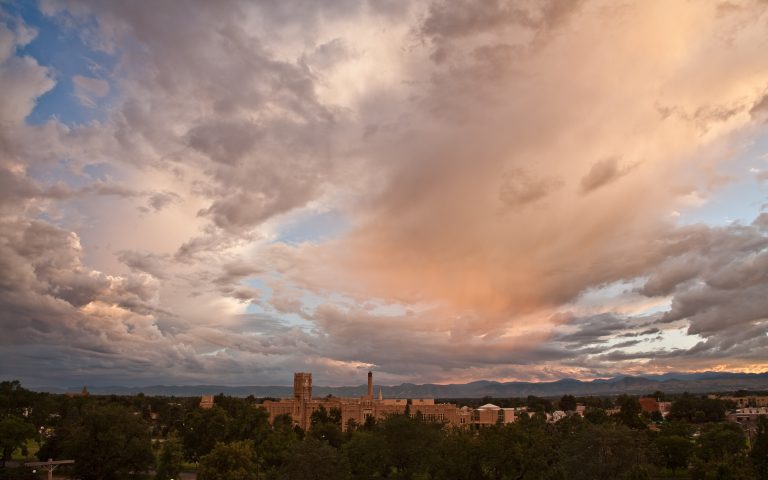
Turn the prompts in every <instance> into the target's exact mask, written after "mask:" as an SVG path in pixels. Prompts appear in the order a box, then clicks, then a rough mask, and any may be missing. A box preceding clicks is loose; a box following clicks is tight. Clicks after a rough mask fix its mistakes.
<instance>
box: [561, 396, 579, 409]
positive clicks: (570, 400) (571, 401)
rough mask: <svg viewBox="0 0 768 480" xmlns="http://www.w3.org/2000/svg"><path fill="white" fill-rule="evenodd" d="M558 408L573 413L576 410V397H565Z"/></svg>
mask: <svg viewBox="0 0 768 480" xmlns="http://www.w3.org/2000/svg"><path fill="white" fill-rule="evenodd" d="M558 406H559V407H560V410H562V411H564V412H572V411H574V410H576V397H574V396H573V395H563V397H562V398H561V399H560V402H558Z"/></svg>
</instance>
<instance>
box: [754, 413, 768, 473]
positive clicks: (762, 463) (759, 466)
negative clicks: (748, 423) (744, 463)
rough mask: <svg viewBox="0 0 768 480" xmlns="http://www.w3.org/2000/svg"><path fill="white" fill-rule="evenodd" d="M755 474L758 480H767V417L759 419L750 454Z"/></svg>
mask: <svg viewBox="0 0 768 480" xmlns="http://www.w3.org/2000/svg"><path fill="white" fill-rule="evenodd" d="M750 457H751V458H752V464H753V465H754V468H755V474H756V476H757V478H758V479H759V480H768V417H764V416H763V417H760V419H759V420H758V422H757V433H756V434H755V438H754V440H753V442H752V452H750Z"/></svg>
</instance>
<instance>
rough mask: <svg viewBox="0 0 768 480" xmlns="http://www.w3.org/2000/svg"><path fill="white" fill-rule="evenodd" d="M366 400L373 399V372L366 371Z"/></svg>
mask: <svg viewBox="0 0 768 480" xmlns="http://www.w3.org/2000/svg"><path fill="white" fill-rule="evenodd" d="M368 400H373V372H371V371H370V370H369V371H368Z"/></svg>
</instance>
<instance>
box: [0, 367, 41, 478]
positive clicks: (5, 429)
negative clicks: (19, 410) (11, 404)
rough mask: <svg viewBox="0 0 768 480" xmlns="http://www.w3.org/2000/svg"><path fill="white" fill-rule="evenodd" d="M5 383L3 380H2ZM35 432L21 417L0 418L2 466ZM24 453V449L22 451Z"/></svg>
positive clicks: (24, 446) (24, 445)
mask: <svg viewBox="0 0 768 480" xmlns="http://www.w3.org/2000/svg"><path fill="white" fill-rule="evenodd" d="M4 383H5V382H4ZM36 434H37V431H36V430H35V427H34V426H32V425H31V424H29V423H27V422H25V421H24V420H23V419H21V418H19V417H17V416H15V415H10V416H7V417H5V418H3V419H2V420H0V448H1V449H2V453H3V458H2V466H3V467H5V462H6V461H7V460H9V459H10V458H11V455H13V452H14V450H16V449H17V448H22V449H24V450H25V449H26V445H27V440H29V439H30V438H34V437H35V435H36ZM24 453H25V454H26V451H25V452H24Z"/></svg>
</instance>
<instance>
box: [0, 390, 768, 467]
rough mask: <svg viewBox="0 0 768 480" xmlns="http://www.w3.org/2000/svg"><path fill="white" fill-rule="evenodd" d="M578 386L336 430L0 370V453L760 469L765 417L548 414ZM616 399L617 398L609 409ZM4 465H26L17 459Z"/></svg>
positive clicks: (689, 400) (122, 460)
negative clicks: (753, 420)
mask: <svg viewBox="0 0 768 480" xmlns="http://www.w3.org/2000/svg"><path fill="white" fill-rule="evenodd" d="M480 400H488V399H480ZM583 400H585V399H576V398H574V397H572V396H563V397H562V398H560V399H559V400H547V399H541V398H536V397H533V398H528V399H518V400H509V402H519V403H520V406H522V405H523V404H525V405H526V406H528V408H529V410H530V411H531V412H535V413H532V415H531V416H528V415H525V414H524V415H521V416H520V418H519V419H518V421H516V422H515V423H511V424H505V425H502V424H498V425H495V426H491V427H487V428H481V429H477V430H473V429H452V428H447V427H445V426H443V425H440V424H436V423H432V422H429V421H426V420H424V419H423V418H421V417H420V416H419V414H418V413H416V414H415V415H413V416H411V415H393V416H390V417H387V418H386V419H383V420H382V421H379V422H375V421H373V419H368V420H367V421H366V422H365V423H364V424H362V425H355V424H351V425H349V427H350V428H349V431H346V432H342V428H341V415H340V412H338V411H337V410H330V411H326V410H323V409H321V410H319V411H317V412H315V413H314V414H313V415H312V427H311V428H310V429H309V430H308V431H306V432H304V431H302V430H301V429H299V428H297V427H294V425H293V422H292V420H291V418H290V417H289V416H287V415H283V416H279V417H277V418H276V419H275V421H274V422H273V424H270V422H269V419H268V415H267V412H266V410H264V409H263V408H261V407H260V406H259V401H258V400H257V399H255V398H252V397H250V398H245V399H242V398H233V397H227V396H224V395H218V396H216V397H215V406H214V407H213V408H211V409H205V410H204V409H201V408H199V407H198V405H197V403H198V401H199V399H198V398H173V397H149V396H144V395H137V396H131V397H124V396H101V397H93V396H92V397H67V396H64V395H51V394H46V393H35V392H30V391H28V390H25V389H23V388H22V387H21V385H20V384H19V383H18V382H0V415H1V416H0V444H1V445H0V446H2V450H3V451H2V453H3V460H6V459H8V458H10V456H11V454H12V453H13V452H14V451H18V450H19V449H23V448H25V447H26V446H27V445H29V441H30V440H33V441H35V442H37V443H39V444H40V449H39V451H38V453H37V456H38V457H39V458H40V459H41V460H47V459H48V458H55V459H59V458H67V459H74V460H75V464H74V466H73V469H72V474H73V475H74V476H75V478H81V479H83V480H102V479H114V478H146V479H149V478H156V479H158V480H169V479H171V478H178V475H179V472H180V471H181V470H182V468H183V466H185V465H187V466H194V467H195V468H196V469H197V472H198V479H200V480H224V479H227V480H263V479H266V480H273V479H274V480H279V479H291V480H302V479H330V480H333V479H345V480H353V479H372V478H381V479H385V478H387V479H413V480H417V479H434V480H438V479H446V480H447V479H451V480H462V479H467V480H469V479H471V480H485V479H488V480H512V479H521V480H523V479H553V480H554V479H577V480H578V479H598V478H616V479H633V480H634V479H657V478H658V479H661V478H681V479H682V478H689V479H768V420H766V419H765V418H763V419H761V420H760V422H759V424H758V428H757V433H756V434H755V435H754V436H753V437H752V438H748V437H747V436H746V435H745V433H744V431H743V429H742V428H741V426H740V425H738V424H736V423H731V422H727V421H724V417H725V412H726V408H727V405H726V404H724V403H723V402H722V401H720V400H713V399H709V398H706V397H702V396H697V395H689V394H684V395H680V396H677V397H675V398H674V402H673V404H672V411H671V412H670V415H669V416H668V417H667V419H666V420H663V419H659V418H653V417H652V416H651V415H648V414H643V413H642V412H641V408H640V404H639V402H638V399H637V398H636V397H631V396H626V395H624V396H620V397H618V398H615V399H589V405H588V406H587V409H586V412H585V414H584V417H583V418H582V417H581V416H579V415H575V414H571V415H569V416H567V417H566V418H564V419H562V420H560V421H559V422H556V423H550V422H548V421H547V419H546V415H545V414H546V412H547V411H548V410H550V409H552V408H555V407H557V408H559V409H562V410H564V411H573V410H575V407H576V403H577V401H578V402H579V403H582V401H583ZM504 402H506V400H505V401H494V403H504ZM612 407H618V408H619V409H620V410H619V412H618V413H617V414H616V415H612V416H609V415H607V414H606V412H605V409H606V408H612ZM651 425H653V426H654V428H649V426H651ZM40 427H43V428H42V429H41V428H40ZM0 472H2V473H0V478H25V477H23V475H24V474H25V473H24V472H23V471H21V470H14V469H2V470H0ZM26 478H33V477H26Z"/></svg>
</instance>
